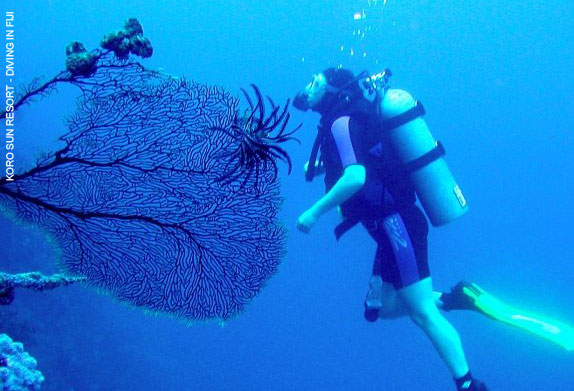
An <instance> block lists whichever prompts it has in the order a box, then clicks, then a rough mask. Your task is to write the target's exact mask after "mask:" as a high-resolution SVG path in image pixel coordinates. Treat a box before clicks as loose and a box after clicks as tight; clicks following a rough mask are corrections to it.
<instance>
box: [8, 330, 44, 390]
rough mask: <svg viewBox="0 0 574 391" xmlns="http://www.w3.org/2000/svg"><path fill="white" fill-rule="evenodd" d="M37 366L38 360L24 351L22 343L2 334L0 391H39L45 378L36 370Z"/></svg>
mask: <svg viewBox="0 0 574 391" xmlns="http://www.w3.org/2000/svg"><path fill="white" fill-rule="evenodd" d="M36 365H37V362H36V359H35V358H34V357H32V356H30V355H29V354H28V353H27V352H25V351H24V346H23V345H22V344H21V343H20V342H14V341H12V339H11V338H10V337H9V336H8V335H6V334H0V390H2V391H35V390H39V389H40V388H41V386H42V383H43V382H44V376H43V375H42V372H40V371H38V370H37V369H36Z"/></svg>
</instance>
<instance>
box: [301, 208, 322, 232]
mask: <svg viewBox="0 0 574 391" xmlns="http://www.w3.org/2000/svg"><path fill="white" fill-rule="evenodd" d="M317 220H319V215H318V214H317V213H316V212H315V211H314V210H313V208H311V209H307V210H306V211H305V212H303V213H302V214H301V216H299V218H298V219H297V229H298V230H299V231H301V232H305V233H306V234H308V233H309V232H310V231H311V228H313V226H314V225H315V223H316V222H317Z"/></svg>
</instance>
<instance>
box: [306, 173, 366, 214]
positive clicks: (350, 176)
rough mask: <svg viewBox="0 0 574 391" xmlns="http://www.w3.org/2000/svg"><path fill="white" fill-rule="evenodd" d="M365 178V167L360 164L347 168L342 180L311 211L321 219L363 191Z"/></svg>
mask: <svg viewBox="0 0 574 391" xmlns="http://www.w3.org/2000/svg"><path fill="white" fill-rule="evenodd" d="M365 176H366V171H365V166H362V165H360V164H353V165H352V166H347V168H345V171H344V172H343V175H342V176H341V178H339V180H338V181H337V183H335V186H333V187H332V188H331V190H329V192H328V193H327V194H325V195H324V196H323V197H321V198H320V199H319V200H318V201H317V202H315V204H313V206H312V207H311V208H310V209H309V210H312V211H313V212H314V213H315V214H316V215H317V217H320V216H321V215H323V214H325V212H327V211H329V210H331V209H332V208H334V207H335V206H338V205H340V204H342V203H343V202H345V201H346V200H348V199H349V198H351V197H352V196H353V194H355V193H356V192H358V191H359V190H361V188H362V187H363V185H364V184H365Z"/></svg>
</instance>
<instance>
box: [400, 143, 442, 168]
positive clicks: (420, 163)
mask: <svg viewBox="0 0 574 391" xmlns="http://www.w3.org/2000/svg"><path fill="white" fill-rule="evenodd" d="M444 155H446V151H445V149H444V146H443V145H442V143H441V142H440V141H437V142H436V147H434V148H433V149H431V150H430V151H428V152H427V153H425V154H424V155H422V156H419V157H418V158H416V159H415V160H413V161H410V162H408V163H407V164H405V165H404V166H403V167H404V169H405V170H406V171H407V172H409V173H411V172H414V171H416V170H419V169H421V168H423V167H424V166H426V165H428V164H430V163H432V162H434V161H435V160H437V159H440V158H441V157H443V156H444Z"/></svg>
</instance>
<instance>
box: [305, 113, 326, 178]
mask: <svg viewBox="0 0 574 391" xmlns="http://www.w3.org/2000/svg"><path fill="white" fill-rule="evenodd" d="M322 141H323V127H322V125H321V124H319V126H318V127H317V137H315V142H314V143H313V148H312V149H311V156H309V165H308V166H307V172H306V173H305V180H306V181H307V182H312V181H313V178H314V177H315V161H316V160H317V155H318V154H319V148H320V147H321V143H322Z"/></svg>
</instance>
